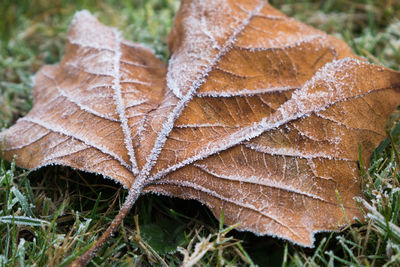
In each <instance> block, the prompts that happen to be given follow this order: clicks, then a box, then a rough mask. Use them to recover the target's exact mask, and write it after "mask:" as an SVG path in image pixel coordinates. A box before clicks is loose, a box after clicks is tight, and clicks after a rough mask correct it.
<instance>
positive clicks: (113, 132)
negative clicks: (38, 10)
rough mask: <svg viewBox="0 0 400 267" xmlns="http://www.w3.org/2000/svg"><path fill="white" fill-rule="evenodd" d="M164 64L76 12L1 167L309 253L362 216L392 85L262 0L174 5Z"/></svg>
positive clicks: (397, 99)
mask: <svg viewBox="0 0 400 267" xmlns="http://www.w3.org/2000/svg"><path fill="white" fill-rule="evenodd" d="M168 45H169V48H170V52H171V58H170V60H169V63H168V65H166V64H165V63H163V62H161V61H160V60H159V59H157V57H156V56H155V55H154V53H153V52H152V51H151V50H150V49H148V48H146V47H144V46H142V45H140V44H135V43H132V42H128V41H126V40H123V39H122V37H121V34H120V33H119V32H118V31H117V30H115V29H113V28H110V27H106V26H104V25H102V24H101V23H100V22H98V21H97V19H96V18H94V17H93V16H92V15H90V14H89V13H88V12H87V11H81V12H78V13H77V14H76V16H75V18H74V20H73V22H72V24H71V27H70V29H69V33H68V43H67V48H66V52H65V56H64V58H63V60H62V61H61V62H60V63H59V64H57V65H52V66H45V67H43V68H42V69H41V70H40V71H39V73H38V74H37V75H36V78H35V89H34V107H33V109H32V110H31V111H30V112H29V114H28V115H27V116H25V117H24V118H21V119H19V120H18V122H17V123H16V124H15V125H14V126H12V127H11V128H9V129H8V130H6V131H4V132H3V133H1V134H0V138H1V139H0V140H5V142H3V144H2V145H3V146H4V149H5V158H6V159H9V160H11V159H12V158H13V155H17V158H16V164H17V165H18V166H21V167H25V168H29V169H35V168H39V167H41V166H45V165H51V164H60V165H66V166H70V167H73V168H76V169H79V170H83V171H88V172H94V173H98V174H102V175H104V176H105V177H109V178H111V179H113V180H115V181H117V182H119V183H121V184H122V185H123V186H125V187H127V188H131V187H133V188H135V189H136V190H137V191H139V192H142V193H147V192H155V193H161V194H165V195H169V196H175V197H180V198H185V199H197V200H199V201H200V202H202V203H204V204H206V205H207V206H208V207H209V208H210V209H211V210H212V212H213V213H214V214H215V216H217V217H219V216H220V213H221V211H224V214H225V222H226V223H227V224H235V223H238V222H241V224H240V226H239V229H242V230H249V231H252V232H254V233H256V234H261V235H264V234H268V235H273V236H278V237H281V238H285V239H288V240H290V241H292V242H294V243H297V244H300V245H303V246H312V245H313V235H314V233H316V232H320V231H333V230H337V229H338V228H339V227H341V226H343V225H344V224H345V223H346V222H345V220H344V214H343V212H342V210H341V208H340V205H339V202H338V197H337V195H336V193H335V192H336V190H337V191H338V193H339V195H340V199H341V202H342V204H343V206H344V208H345V214H346V216H347V217H348V218H349V219H350V220H351V221H353V218H354V217H356V216H358V217H359V218H360V216H361V214H360V211H359V209H358V208H357V205H356V203H355V201H354V200H353V198H354V197H355V196H361V187H360V177H359V168H358V160H359V155H358V150H359V146H360V145H361V147H362V158H363V159H364V162H368V161H367V160H366V159H367V158H368V156H369V155H370V153H371V152H372V150H373V148H374V147H376V146H378V144H379V142H380V141H381V140H383V139H384V137H385V132H384V125H385V121H386V118H387V117H388V116H389V114H390V113H391V112H392V111H393V110H394V109H395V107H396V106H397V105H398V104H399V103H400V74H399V73H397V72H395V71H392V70H389V69H386V68H383V67H380V66H376V65H372V64H369V63H367V62H365V61H364V60H363V59H360V58H359V57H357V56H356V55H354V54H353V53H352V52H351V51H350V49H349V48H348V46H347V45H346V44H344V43H343V42H342V41H340V40H338V39H336V38H334V37H332V36H329V35H326V34H325V33H323V32H321V31H318V30H316V29H313V28H311V27H309V26H306V25H304V24H302V23H300V22H298V21H296V20H294V19H291V18H288V17H286V16H285V15H283V14H282V13H280V12H279V11H277V10H275V9H274V8H272V7H271V6H270V5H269V4H267V3H266V2H264V1H261V0H260V1H256V0H254V1H247V0H242V1H233V0H232V1H229V0H226V1H222V0H220V1H215V0H208V1H194V0H193V1H189V0H187V1H182V4H181V7H180V10H179V11H178V14H177V15H176V18H175V21H174V26H173V29H172V31H171V33H170V37H169V43H168Z"/></svg>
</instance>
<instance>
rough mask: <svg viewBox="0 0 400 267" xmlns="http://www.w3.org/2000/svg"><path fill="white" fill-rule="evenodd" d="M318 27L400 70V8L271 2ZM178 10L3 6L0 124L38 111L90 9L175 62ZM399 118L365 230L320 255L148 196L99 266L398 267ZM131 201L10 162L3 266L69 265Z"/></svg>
mask: <svg viewBox="0 0 400 267" xmlns="http://www.w3.org/2000/svg"><path fill="white" fill-rule="evenodd" d="M270 2H271V3H272V4H273V5H275V6H276V7H278V8H280V9H281V10H283V11H284V12H285V13H287V14H288V15H290V16H294V17H296V18H298V19H300V20H302V21H304V22H306V23H308V24H311V25H313V26H315V27H317V28H320V29H322V30H324V31H326V32H328V33H330V34H334V35H336V36H338V37H339V38H342V39H344V40H345V41H346V42H347V43H348V44H349V45H350V46H351V47H352V48H353V50H354V51H355V52H356V53H357V54H359V55H361V56H364V57H366V58H368V59H369V60H370V61H371V62H374V63H378V64H381V65H385V66H387V67H391V68H393V69H397V70H400V15H399V14H400V4H399V3H398V1H395V0H383V1H382V0H381V1H379V0H369V1H367V0H359V1H348V0H336V1H332V0H326V1H295V0H285V1H283V0H282V1H279V0H274V1H270ZM178 5H179V3H178V2H177V1H175V0H159V1H156V0H150V1H145V0H129V1H128V0H124V1H114V0H106V1H102V2H100V1H94V0H83V1H77V0H72V1H66V0H55V1H50V0H36V1H27V0H19V1H12V0H3V1H2V3H1V4H0V14H2V18H1V20H0V90H1V95H0V103H1V104H0V123H1V127H3V128H6V127H8V126H10V125H12V124H13V123H14V122H15V121H16V119H17V118H19V117H21V116H23V115H25V114H26V113H27V112H28V111H29V110H30V108H31V107H32V97H31V92H32V81H31V77H32V75H34V74H35V72H36V71H37V70H38V69H39V68H40V67H41V66H43V65H44V64H52V63H55V62H58V61H59V60H60V58H61V57H62V54H63V51H64V45H65V40H66V31H67V27H68V25H69V22H70V20H71V18H72V16H73V14H74V12H75V11H76V10H79V9H88V10H90V11H91V12H92V13H94V14H95V15H96V16H97V17H98V18H99V19H100V20H101V21H102V22H103V23H105V24H107V25H112V26H114V27H117V28H119V29H120V30H121V31H122V32H123V34H124V37H125V38H126V39H129V40H133V41H136V42H140V43H145V44H146V45H148V46H150V47H152V48H153V49H154V50H155V51H156V53H157V55H158V56H159V57H161V58H163V59H164V60H167V58H168V52H167V48H166V39H167V34H168V32H169V29H170V27H171V25H172V20H173V15H174V13H175V11H176V10H177V8H178ZM398 114H400V112H398V113H394V114H393V115H392V117H391V119H390V120H389V123H388V126H387V129H388V132H389V133H391V138H388V139H387V140H386V141H385V142H384V143H383V144H382V145H381V146H380V147H379V148H378V149H377V151H376V153H375V154H374V155H373V156H372V159H371V164H370V166H371V167H369V168H368V169H365V168H364V167H363V166H366V165H367V164H364V165H363V166H362V170H363V171H362V176H363V191H364V195H365V198H366V199H367V200H368V201H369V203H370V204H368V205H366V208H364V211H365V215H366V221H365V222H364V223H359V224H356V225H353V226H349V227H347V229H346V230H344V231H343V232H341V233H339V234H333V233H332V234H330V233H328V234H320V235H318V236H317V243H316V246H317V248H316V249H303V248H300V247H297V246H294V245H292V244H290V243H287V242H285V241H281V240H277V239H273V238H269V237H256V236H254V235H252V234H249V233H241V232H236V231H234V230H232V228H230V227H228V228H225V227H224V226H223V225H222V224H220V223H218V221H217V220H216V219H215V218H213V216H212V214H211V213H210V211H209V210H208V209H206V208H205V207H204V206H202V205H200V204H199V203H197V202H195V201H182V200H178V199H172V198H167V197H160V196H153V195H146V196H143V197H141V198H140V199H139V200H138V202H137V203H136V205H135V208H134V211H132V212H131V213H130V214H129V216H128V218H126V219H125V221H124V225H123V227H120V229H119V232H118V234H116V235H115V236H114V237H113V238H112V239H111V240H110V242H109V243H108V244H109V245H108V246H106V247H104V248H102V250H101V251H100V252H99V253H98V254H97V255H96V257H95V258H94V259H93V261H92V262H91V265H92V266H117V265H118V266H120V265H121V266H132V265H133V266H148V265H150V266H151V265H157V266H163V265H170V266H176V265H180V264H182V263H187V264H189V263H194V262H196V263H197V264H198V265H200V266H201V265H205V266H214V265H219V266H222V265H230V266H237V265H239V266H240V265H254V264H258V265H259V266H276V265H278V266H279V265H282V266H320V265H327V266H334V265H352V266H382V265H386V266H392V265H400V229H399V225H400V218H399V210H400V189H399V173H398V170H399V166H400V162H399V161H400V159H399V157H398V154H397V153H396V150H395V149H394V147H396V146H398V145H399V142H400V140H399V139H400V126H399V125H398V124H396V122H397V121H399V117H400V116H399V115H398ZM125 195H126V191H124V190H122V189H121V188H120V187H119V186H117V185H116V184H115V183H113V182H110V181H106V180H104V179H103V178H102V177H99V176H96V175H91V174H85V173H81V172H77V171H74V170H71V169H69V168H63V167H51V168H50V167H49V168H43V169H41V170H39V171H35V172H27V171H25V170H21V169H16V168H15V166H14V165H13V164H12V163H8V162H4V161H1V163H0V205H1V209H0V265H1V266H17V265H19V266H30V265H34V264H36V265H38V266H42V265H49V266H55V265H57V266H66V265H68V263H70V262H71V261H72V260H73V259H74V258H75V257H77V256H78V255H80V254H82V253H83V252H84V251H85V250H86V249H87V248H88V247H89V246H90V245H91V243H92V242H94V241H95V240H96V238H97V236H98V235H99V234H100V233H101V232H102V231H104V229H105V227H106V226H107V225H109V223H110V222H111V220H112V218H113V217H114V216H115V215H116V213H117V212H118V209H119V207H120V205H121V204H122V202H123V199H124V197H125Z"/></svg>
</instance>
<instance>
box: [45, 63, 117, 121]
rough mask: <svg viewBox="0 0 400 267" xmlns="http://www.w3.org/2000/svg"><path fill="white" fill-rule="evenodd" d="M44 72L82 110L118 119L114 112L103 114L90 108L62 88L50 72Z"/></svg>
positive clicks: (112, 119) (66, 97)
mask: <svg viewBox="0 0 400 267" xmlns="http://www.w3.org/2000/svg"><path fill="white" fill-rule="evenodd" d="M42 74H43V75H44V76H45V77H46V78H47V79H49V80H51V81H52V82H53V83H54V86H55V87H56V89H57V91H58V92H59V93H60V95H61V96H63V97H64V98H65V99H67V100H68V101H69V102H71V103H73V104H75V105H77V106H78V107H79V108H80V109H81V110H84V111H86V112H87V113H89V114H92V115H94V116H97V117H100V118H103V119H106V120H109V121H114V122H116V121H118V120H116V119H115V118H114V117H113V116H114V114H107V113H106V114H101V113H99V112H97V111H96V110H94V109H92V108H90V107H89V106H87V105H84V104H82V103H81V102H80V99H77V98H75V96H73V95H71V94H70V93H68V91H66V90H64V89H63V88H61V87H60V86H59V85H58V83H57V81H56V79H55V78H54V77H53V76H51V75H50V74H48V73H46V72H45V71H42Z"/></svg>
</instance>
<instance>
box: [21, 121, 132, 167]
mask: <svg viewBox="0 0 400 267" xmlns="http://www.w3.org/2000/svg"><path fill="white" fill-rule="evenodd" d="M20 120H21V121H27V122H30V123H33V124H36V125H39V126H41V127H43V128H45V129H47V130H50V131H52V132H55V133H59V134H62V135H65V136H69V137H72V138H74V139H76V140H79V141H81V142H83V143H84V144H86V145H88V146H91V147H93V148H95V149H97V150H99V151H101V152H102V153H104V154H106V155H109V156H111V157H112V158H114V159H115V160H117V161H118V162H119V163H120V164H121V165H122V166H124V167H125V168H127V169H128V170H131V166H130V165H129V164H128V163H126V162H125V161H124V160H123V159H122V158H121V157H119V156H118V155H117V154H115V153H114V152H112V151H110V150H108V149H107V148H106V147H104V146H101V145H100V146H99V145H98V144H93V143H92V142H91V141H90V140H89V139H86V138H77V137H75V136H73V135H72V134H71V133H69V132H68V130H66V129H64V128H63V127H61V126H55V125H48V124H47V123H45V122H42V121H40V120H37V119H35V118H30V117H23V118H21V119H20Z"/></svg>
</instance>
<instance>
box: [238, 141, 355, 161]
mask: <svg viewBox="0 0 400 267" xmlns="http://www.w3.org/2000/svg"><path fill="white" fill-rule="evenodd" d="M244 145H245V146H246V147H247V148H249V149H252V150H254V151H257V152H261V153H266V154H269V155H272V156H274V155H282V156H290V157H297V158H304V159H315V158H324V159H329V160H332V159H333V160H343V161H352V160H351V159H348V158H343V157H338V156H332V155H327V154H325V153H324V152H322V151H318V152H316V153H313V154H310V153H305V152H304V151H300V150H298V149H295V148H289V147H288V148H282V147H280V148H275V147H265V146H261V145H256V144H253V143H250V142H247V143H245V144H244Z"/></svg>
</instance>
